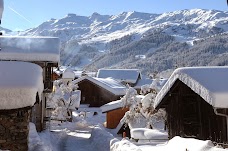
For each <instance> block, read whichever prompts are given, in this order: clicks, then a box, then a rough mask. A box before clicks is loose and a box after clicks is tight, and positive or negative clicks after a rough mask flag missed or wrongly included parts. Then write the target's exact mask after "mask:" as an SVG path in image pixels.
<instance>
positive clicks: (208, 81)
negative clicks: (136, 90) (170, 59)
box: [155, 66, 228, 108]
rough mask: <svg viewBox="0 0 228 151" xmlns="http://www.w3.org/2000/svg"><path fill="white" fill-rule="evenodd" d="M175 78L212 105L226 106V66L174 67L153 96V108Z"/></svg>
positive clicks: (227, 105) (227, 95) (227, 69)
mask: <svg viewBox="0 0 228 151" xmlns="http://www.w3.org/2000/svg"><path fill="white" fill-rule="evenodd" d="M177 79H179V80H180V81H182V82H183V83H184V84H186V85H187V86H188V87H189V88H191V89H192V90H193V91H194V92H195V93H197V94H198V95H200V96H201V97H202V98H203V99H204V100H205V101H206V102H207V103H209V104H210V105H212V106H213V107H216V108H228V100H227V98H228V66H224V67H185V68H179V69H176V70H175V71H174V72H173V74H172V75H171V77H170V78H169V80H168V81H167V82H166V84H165V85H164V86H163V88H162V89H161V91H160V92H159V93H158V95H157V97H156V98H155V108H156V107H157V106H158V105H159V104H160V102H161V100H162V99H163V97H164V96H165V95H166V94H167V93H168V91H169V90H170V88H171V87H172V86H173V84H174V83H175V81H176V80H177Z"/></svg>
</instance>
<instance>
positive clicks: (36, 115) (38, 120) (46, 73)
mask: <svg viewBox="0 0 228 151" xmlns="http://www.w3.org/2000/svg"><path fill="white" fill-rule="evenodd" d="M32 63H35V64H37V65H39V66H40V67H41V68H42V69H43V82H44V91H43V93H44V94H43V95H42V98H41V102H39V103H38V101H37V103H36V104H35V105H34V107H33V108H32V115H31V116H32V117H31V118H30V119H31V121H32V122H33V123H34V124H35V125H36V130H37V131H39V132H40V131H42V130H44V129H45V128H46V125H45V123H46V121H45V120H46V117H47V116H46V106H45V104H46V96H47V94H48V93H51V92H52V89H53V81H54V79H53V76H52V75H53V73H54V72H53V67H58V63H51V62H32Z"/></svg>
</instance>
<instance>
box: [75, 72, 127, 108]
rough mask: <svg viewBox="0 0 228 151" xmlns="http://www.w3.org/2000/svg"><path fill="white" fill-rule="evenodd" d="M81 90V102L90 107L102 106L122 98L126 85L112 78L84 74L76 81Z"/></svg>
mask: <svg viewBox="0 0 228 151" xmlns="http://www.w3.org/2000/svg"><path fill="white" fill-rule="evenodd" d="M74 83H75V84H78V86H79V88H78V89H79V90H80V91H81V104H89V106H90V107H100V106H102V105H104V104H106V103H109V102H111V101H115V100H118V99H120V97H121V96H123V95H124V94H125V90H126V87H125V86H124V85H122V84H121V83H120V82H118V81H116V80H114V79H112V78H106V79H105V78H94V77H90V76H87V75H86V76H82V77H81V78H79V79H77V80H75V81H74Z"/></svg>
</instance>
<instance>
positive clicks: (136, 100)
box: [121, 79, 165, 129]
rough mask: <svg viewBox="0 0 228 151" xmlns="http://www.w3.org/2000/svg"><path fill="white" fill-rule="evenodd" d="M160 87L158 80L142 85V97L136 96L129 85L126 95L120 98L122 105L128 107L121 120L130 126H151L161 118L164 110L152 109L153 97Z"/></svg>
mask: <svg viewBox="0 0 228 151" xmlns="http://www.w3.org/2000/svg"><path fill="white" fill-rule="evenodd" d="M160 89H161V84H160V80H159V79H156V80H153V82H152V84H151V85H144V86H142V88H141V94H143V95H145V96H144V97H143V98H141V97H138V95H137V92H136V90H135V89H134V88H132V87H129V88H128V90H127V91H126V95H125V96H123V98H121V100H122V102H123V107H129V111H128V112H126V113H125V116H124V117H123V119H122V120H123V121H124V122H125V123H127V124H128V126H129V127H130V129H132V128H153V125H154V124H155V123H156V122H158V121H159V120H163V119H164V117H165V112H164V111H162V110H159V111H157V110H155V109H154V99H155V97H156V95H157V92H158V91H159V90H160Z"/></svg>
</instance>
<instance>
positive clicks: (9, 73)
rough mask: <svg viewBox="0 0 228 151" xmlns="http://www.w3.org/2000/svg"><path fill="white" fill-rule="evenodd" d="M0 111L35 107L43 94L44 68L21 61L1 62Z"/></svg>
mask: <svg viewBox="0 0 228 151" xmlns="http://www.w3.org/2000/svg"><path fill="white" fill-rule="evenodd" d="M0 71H1V74H0V96H1V97H0V104H1V105H0V109H16V108H23V107H27V106H33V105H34V103H35V102H36V96H37V94H39V96H40V98H41V93H42V92H43V87H44V86H43V75H42V72H43V70H42V68H41V67H40V66H38V65H36V64H33V63H28V62H19V61H1V62H0Z"/></svg>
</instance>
